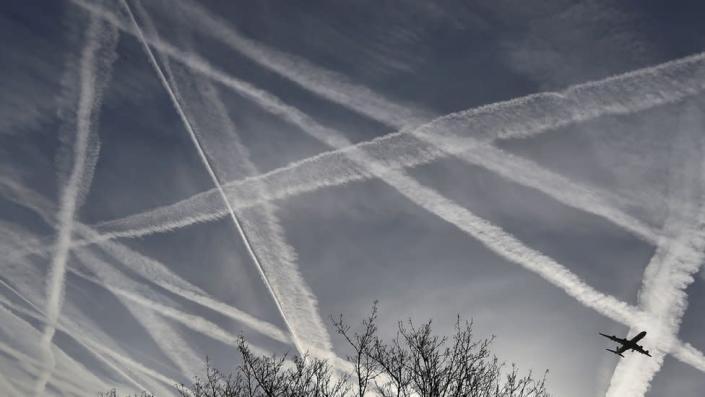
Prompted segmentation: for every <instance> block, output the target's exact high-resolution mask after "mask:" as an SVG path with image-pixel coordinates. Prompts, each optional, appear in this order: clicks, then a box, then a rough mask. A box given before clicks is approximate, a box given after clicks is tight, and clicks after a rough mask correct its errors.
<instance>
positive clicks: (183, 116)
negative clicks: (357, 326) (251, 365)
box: [122, 0, 305, 353]
mask: <svg viewBox="0 0 705 397" xmlns="http://www.w3.org/2000/svg"><path fill="white" fill-rule="evenodd" d="M122 4H123V5H124V7H125V10H126V11H127V13H128V14H129V16H130V19H131V20H132V23H133V24H134V26H135V29H136V30H137V33H138V34H139V37H140V42H141V43H142V45H143V47H144V50H145V52H146V53H147V56H148V58H149V60H150V62H151V64H152V66H153V67H154V69H155V71H156V72H157V75H158V76H159V80H160V81H161V83H162V85H163V86H164V88H165V89H166V91H167V92H168V94H169V97H170V98H171V101H172V103H173V105H174V107H175V108H176V110H177V112H178V114H179V117H180V118H181V121H182V122H183V124H184V126H185V127H186V130H187V131H188V134H189V136H190V137H191V140H192V141H193V144H194V147H195V148H196V150H197V151H198V155H199V156H200V157H201V160H202V161H203V164H204V165H205V167H206V170H207V171H208V174H209V175H210V177H211V179H212V180H213V183H214V184H215V185H216V188H217V189H218V192H219V193H220V196H221V198H222V200H223V202H224V203H225V206H226V207H227V209H228V213H229V214H230V218H231V219H232V221H233V224H234V225H235V228H236V229H237V232H238V233H239V234H240V237H241V238H242V241H243V243H244V245H245V248H246V249H247V253H248V254H249V256H250V257H251V259H252V261H253V262H254V264H255V266H256V267H257V271H258V272H259V274H260V276H261V277H262V280H263V282H264V284H265V286H266V287H267V289H268V291H269V293H270V294H271V296H272V298H273V300H274V302H275V304H276V306H277V309H278V310H279V313H280V314H281V316H282V318H283V320H284V322H285V323H286V325H287V327H288V328H289V331H290V332H292V342H293V343H294V345H295V346H296V349H297V350H298V351H299V352H301V353H305V348H304V345H303V344H302V343H301V341H300V339H299V338H300V336H299V335H296V334H295V333H294V332H295V329H294V328H293V327H292V325H291V323H290V320H289V318H288V315H287V313H285V312H284V309H283V308H282V305H281V302H280V298H279V297H278V296H277V294H276V291H274V289H273V288H272V286H271V285H270V283H269V279H268V278H267V274H266V273H265V271H264V268H263V267H262V264H261V263H260V261H259V258H258V257H257V254H256V253H255V251H254V249H253V248H252V245H251V244H250V241H249V239H248V237H247V234H246V233H245V230H244V229H243V227H242V225H241V223H240V220H239V219H238V217H237V215H236V214H235V210H234V209H233V207H232V206H231V205H230V200H228V196H227V195H226V194H225V190H223V187H222V186H221V183H220V181H219V180H218V177H217V176H216V175H215V172H214V171H213V167H212V166H211V164H210V161H209V160H208V157H207V156H206V154H205V153H204V151H203V148H202V147H201V144H200V143H199V140H198V136H196V133H195V132H194V130H193V126H192V125H191V123H190V121H189V119H188V117H186V113H184V110H183V108H182V107H181V104H180V103H179V100H178V98H177V97H176V95H175V94H174V91H173V90H172V88H171V86H170V85H169V82H168V81H167V79H166V76H165V75H164V72H163V71H162V69H161V67H160V66H159V63H158V62H157V59H156V58H155V57H154V54H153V53H152V49H151V48H150V46H149V44H148V43H147V41H146V39H145V38H144V34H143V32H142V29H141V28H140V26H139V24H138V23H137V20H136V19H135V16H134V15H133V14H132V10H131V9H130V6H129V4H128V3H127V0H123V1H122Z"/></svg>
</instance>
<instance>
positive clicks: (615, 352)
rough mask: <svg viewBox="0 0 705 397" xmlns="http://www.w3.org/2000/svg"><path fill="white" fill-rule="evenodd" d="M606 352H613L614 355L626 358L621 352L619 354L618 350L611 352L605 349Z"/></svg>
mask: <svg viewBox="0 0 705 397" xmlns="http://www.w3.org/2000/svg"><path fill="white" fill-rule="evenodd" d="M605 350H607V351H608V352H612V353H614V354H616V355H618V356H620V357H624V356H623V355H622V354H621V353H620V352H618V351H617V350H610V349H605Z"/></svg>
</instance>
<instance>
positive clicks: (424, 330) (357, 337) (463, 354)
mask: <svg viewBox="0 0 705 397" xmlns="http://www.w3.org/2000/svg"><path fill="white" fill-rule="evenodd" d="M377 315H378V314H377V306H376V303H375V305H374V306H373V308H372V312H371V314H370V316H369V317H368V318H367V319H366V320H365V321H363V323H362V327H361V328H362V331H360V332H352V331H351V328H350V326H349V325H347V324H346V323H344V322H343V319H342V317H340V318H339V319H338V320H335V321H334V322H333V324H334V325H335V327H336V329H337V331H338V333H339V334H341V335H343V337H344V338H345V340H346V341H347V342H348V345H349V346H350V347H351V348H352V350H353V354H351V355H349V357H348V359H349V360H350V361H352V363H353V366H354V367H355V372H356V375H357V379H358V384H359V387H358V391H359V395H360V396H363V395H365V390H366V389H367V388H368V383H370V382H372V383H374V391H375V392H376V393H377V394H379V395H381V396H383V397H410V396H419V397H547V396H548V395H549V394H548V392H547V390H546V381H545V379H546V374H544V376H543V377H541V378H540V379H534V378H533V376H532V373H531V372H529V373H528V374H527V375H525V376H520V375H519V371H518V369H517V368H516V366H515V365H512V366H511V367H510V368H506V366H505V365H504V364H502V363H500V362H499V360H498V359H497V358H496V357H494V356H492V355H491V353H490V346H491V344H492V342H493V338H490V339H483V340H475V338H474V336H473V332H472V323H471V322H468V321H462V320H461V319H460V317H458V319H457V321H456V324H455V333H454V335H453V336H452V337H451V338H448V337H441V336H437V335H434V334H433V332H432V327H431V321H428V322H426V323H424V324H422V325H421V326H415V325H414V324H413V322H412V321H411V320H409V321H407V322H406V323H404V322H399V323H398V328H397V333H396V336H395V337H394V338H393V339H392V340H391V341H389V342H386V341H384V340H382V339H381V338H380V337H379V336H378V335H377V326H376V320H377Z"/></svg>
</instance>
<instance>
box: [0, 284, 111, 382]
mask: <svg viewBox="0 0 705 397" xmlns="http://www.w3.org/2000/svg"><path fill="white" fill-rule="evenodd" d="M3 299H4V298H3ZM0 318H2V321H0V329H4V330H5V332H6V333H7V334H8V335H14V336H16V339H15V343H20V344H22V345H23V346H22V350H25V352H24V355H25V356H26V357H31V354H28V352H36V353H38V354H39V355H40V357H39V358H38V359H34V360H32V361H25V362H26V363H29V364H32V363H38V364H40V365H39V368H38V369H39V375H41V373H42V372H43V371H44V370H45V369H44V366H45V363H44V362H43V361H42V357H41V355H43V354H44V353H43V352H42V351H41V350H39V348H38V346H36V343H35V342H34V340H36V338H39V337H40V336H41V335H40V332H39V331H38V330H37V329H35V328H34V327H33V326H32V325H31V324H29V323H28V322H26V321H25V320H23V319H22V318H21V317H19V316H17V315H15V314H14V313H13V312H12V311H10V310H8V309H6V308H5V307H3V306H0ZM8 347H9V346H8ZM51 348H52V350H53V351H54V353H56V354H57V359H58V360H57V361H58V362H59V363H61V364H62V366H63V367H64V368H62V372H64V371H69V372H70V375H69V379H70V378H73V381H75V380H76V379H83V381H84V382H85V383H84V384H90V385H91V386H93V387H96V386H97V387H101V388H105V387H107V386H106V384H105V383H103V382H101V381H100V380H99V379H98V378H96V377H95V376H94V375H93V374H92V373H90V372H89V371H88V370H87V369H86V368H85V367H84V366H82V365H81V364H79V363H77V362H76V361H74V360H73V359H72V358H71V357H69V356H68V355H67V354H66V353H65V352H64V351H63V350H62V349H60V348H59V347H57V346H55V345H53V344H52V345H51ZM13 350H15V351H18V349H13ZM62 378H64V376H62ZM78 387H80V386H78ZM94 391H97V390H94Z"/></svg>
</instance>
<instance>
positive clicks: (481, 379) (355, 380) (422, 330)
mask: <svg viewBox="0 0 705 397" xmlns="http://www.w3.org/2000/svg"><path fill="white" fill-rule="evenodd" d="M377 318H378V311H377V304H376V302H375V304H374V305H373V307H372V311H371V313H370V315H369V316H368V317H367V318H366V319H365V320H363V321H362V324H361V327H360V328H359V329H358V330H353V329H352V327H350V325H348V324H347V323H346V322H345V321H343V317H342V316H339V317H338V318H335V319H332V322H333V326H334V327H335V329H336V330H337V332H338V333H339V334H340V335H341V336H342V337H343V339H344V340H345V341H346V342H347V344H348V346H349V347H350V349H351V353H350V354H348V355H347V359H348V361H349V362H350V363H351V365H352V367H351V368H352V370H351V371H342V370H341V369H340V368H337V367H335V366H332V365H331V364H330V363H329V362H328V361H325V360H321V359H318V358H315V357H313V356H311V355H309V354H304V355H301V356H299V355H297V356H294V357H292V358H288V357H287V355H284V356H281V357H277V356H275V355H271V356H266V355H257V354H254V353H253V352H252V350H251V349H250V348H249V347H248V345H247V343H246V342H245V340H244V339H243V338H241V339H240V342H239V344H238V350H239V352H240V355H241V356H242V363H241V364H240V365H239V366H238V367H237V368H236V370H235V371H234V372H233V373H232V374H228V375H226V374H224V373H222V372H220V371H219V370H217V369H214V368H213V367H211V365H210V363H209V362H208V360H206V372H205V377H204V378H200V377H196V378H194V382H193V383H192V384H191V385H189V386H184V385H178V386H177V390H178V392H179V394H180V395H181V397H364V396H371V395H378V396H382V397H548V396H549V394H548V391H547V389H546V374H544V375H543V376H542V377H541V378H538V379H536V378H534V377H533V376H532V373H531V372H528V373H527V374H526V375H524V376H522V375H520V373H519V370H518V369H517V367H516V366H515V365H511V366H506V365H504V364H503V363H501V362H500V361H499V360H498V359H497V358H496V357H495V356H494V355H492V354H491V351H490V348H491V345H492V342H493V338H489V339H481V340H476V339H475V338H474V335H473V332H472V322H468V321H463V320H461V318H460V317H458V319H457V321H456V323H455V332H454V334H453V335H452V336H451V337H446V336H438V335H436V334H434V333H433V329H432V327H431V321H428V322H426V323H423V324H421V325H420V326H417V325H414V323H413V322H412V321H411V320H408V321H406V322H399V323H398V327H397V332H396V334H395V336H394V337H393V338H392V339H391V340H389V341H385V340H384V339H383V338H381V337H380V336H379V334H378V328H377ZM348 372H349V373H348ZM105 396H106V397H116V394H115V392H114V391H112V394H107V395H105Z"/></svg>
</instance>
